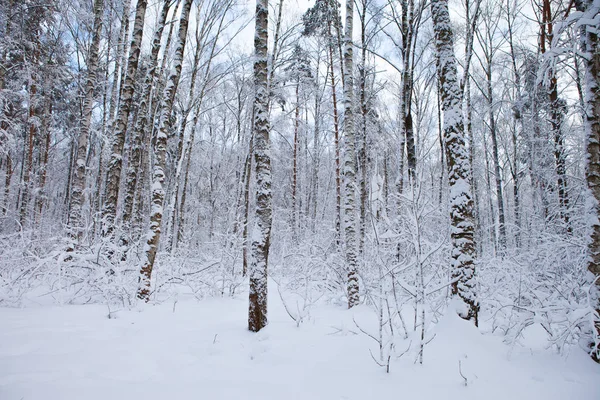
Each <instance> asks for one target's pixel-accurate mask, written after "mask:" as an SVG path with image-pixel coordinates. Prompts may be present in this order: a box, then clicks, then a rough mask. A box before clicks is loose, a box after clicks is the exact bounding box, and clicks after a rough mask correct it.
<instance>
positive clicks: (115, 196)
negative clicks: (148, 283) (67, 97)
mask: <svg viewBox="0 0 600 400" xmlns="http://www.w3.org/2000/svg"><path fill="white" fill-rule="evenodd" d="M147 4H148V1H147V0H138V2H137V7H136V10H135V22H134V25H133V37H132V39H131V47H130V49H129V59H128V61H127V72H126V74H125V81H124V84H123V91H122V93H121V96H120V101H119V111H118V114H117V121H116V125H115V132H114V134H113V140H112V149H111V155H110V162H109V164H108V172H107V175H106V196H105V197H104V209H103V210H102V219H103V222H102V226H103V227H102V231H103V233H104V236H109V235H111V233H112V232H113V230H114V224H115V219H116V216H117V202H118V200H119V190H120V185H121V170H122V167H123V147H124V146H125V135H126V134H127V124H128V122H129V113H130V112H131V108H132V101H133V94H134V90H135V85H134V83H135V74H136V72H137V68H138V62H139V59H140V51H141V46H142V38H143V35H144V18H145V15H146V8H147Z"/></svg>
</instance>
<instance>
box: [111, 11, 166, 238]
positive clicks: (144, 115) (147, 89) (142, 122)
mask: <svg viewBox="0 0 600 400" xmlns="http://www.w3.org/2000/svg"><path fill="white" fill-rule="evenodd" d="M170 4H171V0H163V7H162V10H161V13H160V16H159V19H158V26H157V27H156V31H155V32H154V37H153V39H152V51H151V54H150V65H149V66H148V71H147V72H146V79H145V81H144V91H143V93H142V95H141V98H140V104H139V111H138V117H137V118H136V122H135V127H134V129H133V135H132V136H133V138H132V146H131V151H130V154H129V160H128V167H127V175H126V181H125V196H124V198H123V228H124V230H125V231H127V230H129V228H130V226H129V225H130V224H131V220H132V217H133V215H132V212H133V203H134V201H135V194H136V188H137V183H138V179H139V178H138V175H139V170H140V167H142V165H141V162H142V147H143V144H144V142H143V136H144V132H145V131H146V130H147V129H148V125H149V122H150V121H149V118H150V115H149V114H150V109H149V106H150V102H151V98H150V96H151V94H152V88H153V86H154V85H155V83H156V77H157V71H156V67H157V65H158V53H159V52H160V44H161V39H162V34H163V31H164V28H165V23H166V20H167V14H168V13H169V8H170Z"/></svg>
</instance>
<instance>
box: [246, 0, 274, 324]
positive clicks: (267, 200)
mask: <svg viewBox="0 0 600 400" xmlns="http://www.w3.org/2000/svg"><path fill="white" fill-rule="evenodd" d="M268 14H269V6H268V0H256V16H255V17H256V27H255V35H254V57H255V59H254V90H255V93H254V122H253V130H254V143H253V144H254V161H255V171H256V173H255V178H256V222H255V227H254V233H253V236H252V257H251V264H250V268H249V276H250V292H249V307H248V329H249V330H250V331H253V332H258V331H260V330H261V329H262V328H264V327H265V326H266V325H267V268H268V261H269V247H270V242H271V223H272V209H271V197H272V194H271V157H270V144H269V88H268V79H267V44H268V38H269V30H268V21H269V18H268ZM271 67H272V68H274V66H271Z"/></svg>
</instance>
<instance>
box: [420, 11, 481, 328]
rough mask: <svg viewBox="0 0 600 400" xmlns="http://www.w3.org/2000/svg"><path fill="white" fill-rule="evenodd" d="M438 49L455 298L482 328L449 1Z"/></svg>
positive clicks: (438, 23) (439, 20) (439, 14)
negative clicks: (476, 286)
mask: <svg viewBox="0 0 600 400" xmlns="http://www.w3.org/2000/svg"><path fill="white" fill-rule="evenodd" d="M431 16H432V19H433V30H434V36H435V47H436V50H437V59H438V62H437V66H438V76H439V80H440V97H441V102H442V110H443V115H444V126H443V135H444V144H445V145H446V160H447V168H448V184H449V190H450V194H449V200H450V223H451V226H452V230H451V242H452V252H451V255H450V256H451V269H452V282H453V283H452V295H453V296H457V297H459V298H460V299H462V301H463V302H464V304H465V307H464V310H458V311H459V315H460V316H461V317H462V318H464V319H467V320H472V321H473V322H474V323H475V325H478V312H479V303H478V300H477V297H476V293H475V240H474V237H473V233H474V223H473V199H472V197H471V184H470V176H469V175H470V170H471V166H470V165H469V155H468V151H467V147H466V140H465V132H464V125H463V120H462V104H461V98H462V96H461V90H460V85H459V81H458V76H457V68H456V57H455V55H454V47H453V46H454V38H453V34H452V28H451V22H450V14H449V12H448V1H447V0H433V1H432V2H431Z"/></svg>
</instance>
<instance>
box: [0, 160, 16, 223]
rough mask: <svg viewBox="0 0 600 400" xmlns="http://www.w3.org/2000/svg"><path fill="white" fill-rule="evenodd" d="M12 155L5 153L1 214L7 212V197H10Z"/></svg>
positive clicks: (4, 214)
mask: <svg viewBox="0 0 600 400" xmlns="http://www.w3.org/2000/svg"><path fill="white" fill-rule="evenodd" d="M13 172H14V170H13V167H12V157H11V156H10V153H7V154H6V173H5V175H4V206H3V207H2V215H3V216H6V214H8V207H9V199H10V181H11V179H12V175H13Z"/></svg>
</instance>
